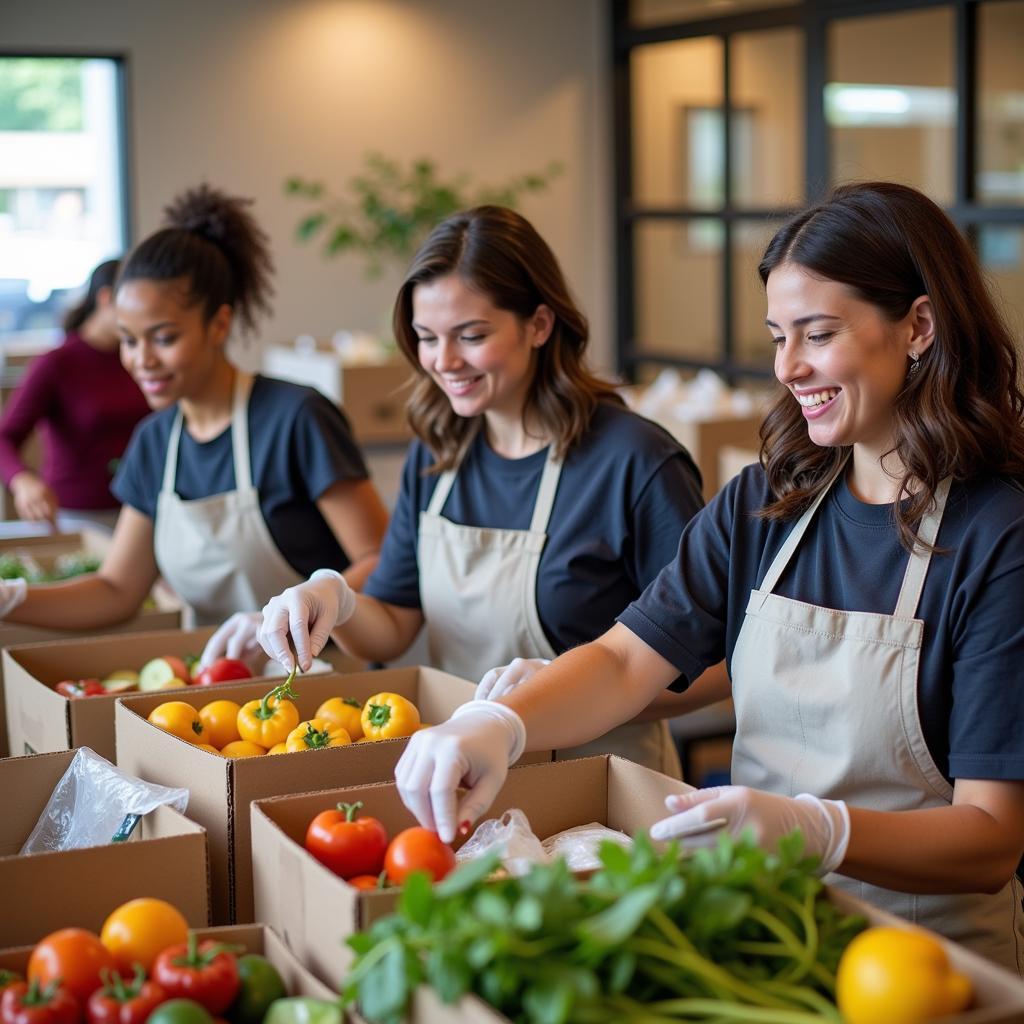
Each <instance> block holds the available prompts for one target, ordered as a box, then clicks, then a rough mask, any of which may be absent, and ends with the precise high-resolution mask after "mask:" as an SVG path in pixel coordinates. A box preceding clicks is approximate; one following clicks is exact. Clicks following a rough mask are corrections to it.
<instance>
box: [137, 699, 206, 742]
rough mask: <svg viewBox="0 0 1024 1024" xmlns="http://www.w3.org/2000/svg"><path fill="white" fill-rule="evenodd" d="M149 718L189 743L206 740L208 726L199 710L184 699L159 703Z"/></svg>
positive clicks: (160, 727) (158, 726)
mask: <svg viewBox="0 0 1024 1024" xmlns="http://www.w3.org/2000/svg"><path fill="white" fill-rule="evenodd" d="M148 720H149V721H150V722H152V723H153V725H155V726H156V727H157V728H159V729H163V730H164V731H165V732H169V733H171V735H173V736H177V737H178V738H179V739H182V740H188V742H189V743H205V742H206V728H205V726H204V725H203V720H202V719H201V718H200V717H199V712H198V711H196V709H195V708H194V707H192V705H191V704H187V703H186V702H185V701H183V700H170V701H167V702H166V703H164V704H158V705H157V706H156V707H155V708H153V710H152V711H150V713H149V719H148Z"/></svg>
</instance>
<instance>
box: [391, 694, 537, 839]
mask: <svg viewBox="0 0 1024 1024" xmlns="http://www.w3.org/2000/svg"><path fill="white" fill-rule="evenodd" d="M525 746H526V726H525V725H524V724H523V720H522V719H521V718H520V717H519V715H517V714H516V713H515V712H514V711H513V710H512V709H511V708H510V707H507V706H506V705H504V704H497V703H494V702H492V701H478V700H474V701H470V702H469V703H468V704H463V705H462V706H461V707H458V708H456V709H455V713H454V714H453V715H452V717H451V718H449V719H448V721H447V722H442V723H441V724H440V725H435V726H434V727H433V728H431V729H423V730H421V731H420V732H417V733H413V735H412V736H411V737H410V739H409V745H408V746H407V747H406V748H405V752H404V753H403V754H402V756H401V757H400V758H399V761H398V765H397V766H396V768H395V781H396V782H397V783H398V792H399V795H400V796H401V798H402V803H404V804H405V806H406V807H408V808H409V810H410V811H412V813H413V814H414V815H415V816H416V819H417V821H419V823H420V824H421V825H422V826H423V827H424V828H429V829H433V830H434V831H435V832H437V834H438V835H439V836H440V837H441V839H442V840H443V841H444V842H446V843H450V842H451V841H452V840H453V839H454V838H455V830H456V828H457V826H458V825H460V824H461V823H462V822H470V823H472V822H474V821H476V819H477V818H479V817H480V815H481V814H483V813H484V811H486V810H487V808H488V807H490V806H491V802H492V801H493V800H494V798H495V796H496V795H497V793H498V790H499V789H501V786H502V783H503V782H504V781H505V776H506V774H507V773H508V766H509V765H510V764H512V763H513V762H514V761H518V760H519V756H520V755H521V754H522V752H523V748H524V747H525ZM460 785H461V786H466V787H467V788H468V792H467V793H466V794H465V795H464V796H463V798H462V801H461V802H459V803H458V809H457V810H456V803H457V794H456V790H457V789H458V788H459V786H460Z"/></svg>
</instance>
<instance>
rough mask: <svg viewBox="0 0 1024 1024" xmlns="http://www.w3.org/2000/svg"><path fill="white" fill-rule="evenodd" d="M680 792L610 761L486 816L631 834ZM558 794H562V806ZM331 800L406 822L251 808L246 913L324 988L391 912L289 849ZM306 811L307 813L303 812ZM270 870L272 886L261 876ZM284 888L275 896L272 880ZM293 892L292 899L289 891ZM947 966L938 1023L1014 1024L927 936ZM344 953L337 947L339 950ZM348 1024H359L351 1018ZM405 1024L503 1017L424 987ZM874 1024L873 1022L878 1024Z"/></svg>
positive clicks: (341, 794) (307, 806)
mask: <svg viewBox="0 0 1024 1024" xmlns="http://www.w3.org/2000/svg"><path fill="white" fill-rule="evenodd" d="M684 788H687V787H684V785H683V783H681V782H679V781H677V780H674V779H670V778H669V777H668V776H665V775H660V774H659V773H657V772H653V771H651V770H650V769H648V768H643V767H641V766H640V765H636V764H633V763H632V762H630V761H626V760H623V759H622V758H618V757H614V756H607V755H606V756H604V757H593V758H584V759H580V760H576V761H556V762H553V763H551V764H544V765H531V766H527V767H521V768H516V769H513V770H512V771H510V772H509V776H508V780H507V781H506V784H505V786H503V787H502V789H501V791H500V792H499V794H498V796H497V798H496V799H495V801H494V804H493V805H492V806H491V809H490V810H489V811H488V812H487V817H489V818H491V817H498V816H499V815H500V814H502V813H503V812H504V811H506V810H508V809H510V808H512V807H519V808H521V809H522V810H523V811H525V812H526V815H527V817H528V818H529V819H530V824H531V825H532V826H533V830H534V832H535V833H536V834H537V835H538V836H540V837H542V838H544V837H546V836H550V835H553V834H554V833H556V832H560V831H562V830H563V829H566V828H571V827H572V826H574V825H582V824H586V823H588V822H591V821H598V822H601V823H602V824H605V825H608V826H610V827H612V828H616V829H620V830H622V831H624V832H628V833H630V834H632V833H633V832H634V831H636V830H637V829H641V828H642V829H646V828H648V827H649V826H650V825H651V824H653V823H654V822H655V821H657V820H658V819H659V818H662V817H664V815H665V810H664V802H663V801H664V797H665V796H667V795H668V794H669V793H673V792H679V791H680V790H682V789H684ZM566 794H572V799H571V800H567V799H566ZM335 797H338V799H344V800H346V801H352V800H363V801H364V802H365V803H366V806H367V808H368V809H370V812H371V813H372V814H373V816H374V817H377V818H380V820H381V821H382V822H383V823H384V826H385V827H386V828H387V829H388V832H389V833H390V834H393V832H394V831H395V830H397V829H400V828H402V827H405V826H407V825H408V824H411V823H412V821H411V816H410V815H409V814H408V812H407V811H405V809H404V807H403V806H402V805H401V801H400V800H399V799H398V792H397V789H396V788H395V787H394V785H390V786H388V785H378V786H366V787H359V788H349V789H346V790H344V791H332V792H330V793H321V794H318V795H317V796H307V795H304V796H301V797H293V798H281V799H277V800H264V801H259V802H258V803H256V804H254V805H253V844H254V850H255V856H254V860H255V881H256V893H257V899H256V906H257V911H258V913H260V914H261V917H262V918H263V919H264V920H267V921H268V922H271V919H272V918H275V919H276V922H277V923H272V922H271V923H272V926H273V927H274V928H275V929H276V930H277V931H278V932H279V934H280V935H281V937H282V938H283V939H284V940H285V942H286V944H287V945H288V946H289V948H291V949H292V950H293V951H294V952H295V954H296V956H298V957H299V959H300V960H302V961H303V962H304V963H306V964H307V965H308V966H309V967H310V969H311V970H312V971H313V973H314V974H316V975H317V976H318V977H320V978H321V980H324V981H326V982H327V983H328V984H330V983H332V982H333V981H334V980H335V979H337V978H340V977H341V976H342V975H343V973H344V971H345V969H346V968H347V966H348V964H349V963H350V961H351V958H350V957H349V956H347V955H345V954H344V953H343V954H342V955H341V956H339V955H338V954H337V952H336V950H337V949H338V948H339V944H338V941H337V939H336V938H334V939H332V938H331V936H337V935H338V934H339V932H340V930H341V929H342V928H350V927H351V925H352V924H353V922H354V921H358V927H359V928H366V927H368V926H369V925H370V924H372V923H373V922H374V921H375V920H377V919H378V918H380V917H382V916H384V915H385V914H388V913H390V912H391V910H392V909H393V907H394V904H395V902H396V899H397V895H396V892H394V891H391V892H389V891H382V892H357V891H356V890H355V889H352V887H351V886H347V885H345V884H344V883H343V882H342V881H341V879H339V878H338V877H337V876H335V875H333V874H332V873H331V872H330V871H328V870H327V869H326V868H324V867H323V866H322V865H320V864H319V863H318V862H317V861H315V860H314V859H313V858H312V857H311V856H309V854H307V853H306V852H305V850H303V849H302V848H301V840H298V841H297V836H298V835H299V831H298V830H299V828H300V827H303V828H304V825H301V823H302V822H303V821H304V820H308V819H306V818H305V815H306V814H308V813H310V811H311V810H313V808H315V807H318V805H317V800H319V801H320V804H323V803H330V802H331V801H332V800H333V799H334V798H335ZM313 813H315V811H314V812H313ZM275 868H277V870H278V874H277V876H276V878H275V877H274V876H273V875H272V874H271V872H273V870H274V869H275ZM282 877H287V878H288V879H289V884H288V885H287V886H286V887H285V888H284V889H283V890H275V888H274V886H275V885H279V884H280V878H282ZM296 882H299V883H301V885H302V888H301V890H299V891H296V886H295V883H296ZM826 892H827V894H828V896H829V898H830V899H831V900H832V902H833V903H835V904H836V905H837V906H838V907H840V908H841V909H842V910H843V911H845V912H846V913H851V914H860V915H862V916H863V917H866V918H867V919H868V921H869V923H871V924H873V925H889V926H893V927H902V928H910V927H913V926H912V925H909V924H908V923H907V922H906V921H902V920H900V919H899V918H897V917H894V916H893V915H892V914H888V913H886V912H885V911H882V910H879V909H878V908H876V907H874V906H872V905H870V904H868V903H865V902H863V901H862V900H859V899H857V898H855V897H853V896H850V895H848V894H847V893H845V892H842V891H840V890H838V889H833V888H826ZM937 938H939V941H941V942H942V944H943V946H944V947H945V948H946V951H947V953H948V954H949V958H950V960H951V962H952V964H953V966H954V967H955V968H956V969H957V970H958V971H961V972H962V973H964V974H967V975H968V976H969V977H970V978H971V981H972V983H973V985H974V991H975V1002H974V1007H973V1008H972V1009H971V1010H969V1011H967V1012H965V1013H962V1014H957V1015H954V1016H950V1017H943V1018H942V1024H1011V1022H1015V1024H1019V1022H1020V1021H1024V980H1021V979H1020V978H1018V977H1016V976H1015V975H1013V974H1011V973H1010V972H1009V971H1007V970H1005V969H1003V968H1002V967H998V966H996V965H995V964H993V963H991V962H990V961H988V960H986V959H984V958H983V957H981V956H979V955H978V954H976V953H972V952H971V951H970V950H968V949H965V948H964V947H963V946H959V945H957V944H956V943H954V942H950V941H949V940H947V939H944V938H942V937H941V936H937ZM345 949H347V947H345ZM352 1017H353V1020H354V1021H357V1022H359V1021H362V1018H361V1017H359V1016H358V1014H353V1015H352ZM405 1020H406V1021H407V1024H509V1020H508V1018H507V1017H505V1016H503V1015H502V1014H500V1013H498V1012H497V1011H495V1010H493V1009H492V1008H491V1007H490V1006H488V1005H487V1004H486V1003H485V1002H483V1001H482V1000H481V999H478V998H476V997H475V996H467V997H465V998H463V999H462V1000H460V1001H459V1002H458V1003H457V1004H456V1005H453V1006H449V1005H447V1004H445V1003H443V1002H442V1001H441V999H440V997H439V996H438V995H437V994H436V993H435V992H434V991H433V990H432V989H430V988H427V987H425V986H424V987H421V988H420V989H419V990H418V991H417V993H416V996H415V999H414V1001H413V1005H412V1007H411V1009H410V1012H409V1015H408V1016H407V1017H406V1018H405ZM880 1024H882V1022H880Z"/></svg>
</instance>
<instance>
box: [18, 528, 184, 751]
mask: <svg viewBox="0 0 1024 1024" xmlns="http://www.w3.org/2000/svg"><path fill="white" fill-rule="evenodd" d="M109 544H110V538H109V537H108V536H107V535H106V534H104V533H102V532H101V531H99V530H88V529H83V530H81V531H79V532H76V533H55V534H44V535H40V536H36V537H6V538H0V552H2V553H7V554H17V553H19V552H22V551H23V552H26V553H28V554H30V555H31V556H32V557H33V558H34V559H35V560H36V561H37V562H38V563H39V564H40V565H41V566H42V567H43V568H44V569H50V568H52V566H53V563H54V562H55V561H56V559H57V557H58V556H60V555H66V554H73V553H74V552H77V551H86V552H88V553H89V554H95V555H99V556H101V557H102V556H103V554H105V552H106V550H107V548H108V547H109ZM152 597H153V601H154V603H155V607H153V608H146V609H143V610H141V611H140V612H139V613H138V615H135V616H133V617H132V618H130V619H128V620H127V621H125V622H122V623H119V624H118V625H116V626H105V627H104V628H103V630H102V634H103V635H109V634H118V633H139V632H144V631H150V630H156V629H178V628H179V627H180V626H181V612H182V608H181V602H180V601H178V600H177V598H175V597H174V595H172V594H171V593H170V591H169V590H167V588H166V587H163V586H161V585H158V586H157V587H155V588H154V590H153V595H152ZM95 635H97V634H96V631H95V630H91V631H87V632H82V631H81V630H67V629H41V628H39V627H36V626H19V625H17V624H16V623H13V622H10V623H8V622H0V648H4V647H13V646H16V645H19V644H35V643H44V642H45V643H50V642H52V641H54V640H66V639H78V640H80V639H82V638H84V637H87V636H95ZM2 682H3V673H2V669H0V684H2ZM4 703H5V702H4V698H3V690H2V689H0V757H6V756H7V755H8V754H10V753H14V754H23V753H25V750H24V749H23V748H22V747H11V746H9V745H8V740H7V724H6V714H5V707H4Z"/></svg>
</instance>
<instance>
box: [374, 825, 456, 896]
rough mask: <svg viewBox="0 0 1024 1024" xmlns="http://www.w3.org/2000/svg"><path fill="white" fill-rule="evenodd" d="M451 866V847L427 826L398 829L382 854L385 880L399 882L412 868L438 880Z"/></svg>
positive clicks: (402, 880) (453, 861) (452, 854)
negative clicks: (384, 853) (386, 878)
mask: <svg viewBox="0 0 1024 1024" xmlns="http://www.w3.org/2000/svg"><path fill="white" fill-rule="evenodd" d="M454 867H455V851H454V850H453V849H452V848H451V847H450V846H449V845H448V844H447V843H442V842H441V839H440V837H439V836H438V834H437V833H436V832H431V831H430V829H427V828H407V829H406V830H405V831H404V832H399V833H398V835H397V836H395V838H394V839H392V840H391V845H390V846H388V851H387V854H386V855H385V857H384V870H385V871H386V872H387V873H388V881H389V882H393V883H394V884H395V885H401V884H402V883H403V882H404V881H405V880H406V878H407V877H408V876H409V875H410V874H411V873H412V872H413V871H426V872H427V874H429V875H430V876H431V877H432V878H433V879H434V881H435V882H440V881H441V879H442V878H444V876H445V875H447V874H448V872H449V871H451V870H452V868H454Z"/></svg>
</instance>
